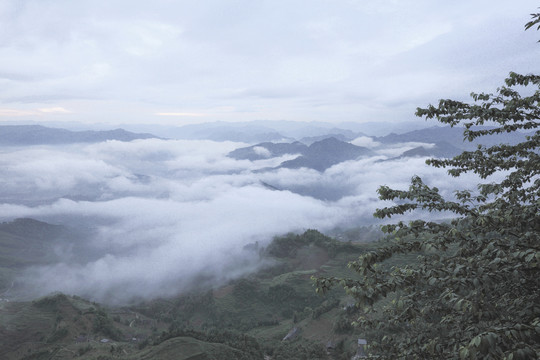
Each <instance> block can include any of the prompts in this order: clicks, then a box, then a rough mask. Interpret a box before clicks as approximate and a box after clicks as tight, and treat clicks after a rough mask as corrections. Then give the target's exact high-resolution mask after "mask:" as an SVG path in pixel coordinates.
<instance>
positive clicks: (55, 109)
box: [38, 106, 71, 114]
mask: <svg viewBox="0 0 540 360" xmlns="http://www.w3.org/2000/svg"><path fill="white" fill-rule="evenodd" d="M38 111H40V112H42V113H47V114H49V113H62V114H67V113H70V112H71V111H69V110H67V109H64V108H63V107H60V106H57V107H50V108H41V109H38Z"/></svg>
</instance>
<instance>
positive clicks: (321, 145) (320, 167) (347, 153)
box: [228, 137, 375, 171]
mask: <svg viewBox="0 0 540 360" xmlns="http://www.w3.org/2000/svg"><path fill="white" fill-rule="evenodd" d="M295 154H298V155H299V156H298V157H297V158H295V159H292V160H287V161H284V162H282V163H281V165H280V166H279V167H278V168H288V169H298V168H301V167H306V168H310V169H315V170H317V171H324V170H326V169H328V168H329V167H331V166H333V165H336V164H339V163H340V162H343V161H347V160H354V159H357V158H359V157H362V156H372V155H375V153H374V152H373V151H371V150H370V149H368V148H365V147H362V146H356V145H353V144H351V143H348V142H345V141H341V140H338V139H336V138H335V137H328V138H323V139H322V140H319V141H316V142H314V143H312V144H311V145H309V146H307V145H305V144H302V143H301V142H299V141H295V142H293V143H275V144H274V143H269V142H265V143H260V144H257V145H253V146H248V147H244V148H239V149H236V150H233V151H231V152H230V153H229V154H228V156H229V157H231V158H233V159H236V160H251V161H254V160H261V159H266V158H270V157H278V156H283V155H295Z"/></svg>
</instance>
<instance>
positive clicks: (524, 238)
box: [315, 16, 540, 359]
mask: <svg viewBox="0 0 540 360" xmlns="http://www.w3.org/2000/svg"><path fill="white" fill-rule="evenodd" d="M537 23H539V20H538V19H537V17H534V16H533V21H531V23H529V24H527V26H528V27H532V26H534V25H536V24H537ZM471 97H472V100H473V101H472V103H465V102H460V101H455V100H440V101H439V103H438V105H437V106H432V105H430V106H428V107H427V108H424V109H422V108H418V109H417V112H416V114H417V116H420V117H425V118H426V119H432V118H434V119H437V120H438V121H439V122H441V123H444V124H449V125H450V126H463V127H464V139H465V140H468V141H472V140H473V139H476V138H480V139H481V137H483V136H489V135H492V134H499V133H510V132H515V131H521V132H525V133H526V134H527V136H526V138H525V141H523V142H521V143H519V144H500V145H496V146H491V147H484V146H478V148H477V149H476V150H475V151H466V152H463V153H462V154H461V155H458V156H456V157H454V158H452V159H430V160H428V161H427V164H428V165H430V166H434V167H438V168H446V169H447V170H448V174H449V176H450V177H459V176H461V175H462V174H465V173H474V174H477V175H478V176H479V178H480V179H481V180H480V184H478V186H477V188H476V189H469V190H456V191H455V198H454V199H445V198H444V197H443V196H442V195H441V194H440V192H439V190H438V189H437V188H436V187H431V186H429V185H427V184H425V183H424V182H423V181H422V179H421V178H420V177H418V176H414V177H413V178H412V181H411V184H410V187H409V188H408V189H407V190H396V189H391V188H389V187H387V186H381V187H380V188H379V190H378V193H379V197H380V199H382V200H388V201H393V202H394V203H393V205H392V206H389V207H385V208H382V209H378V210H377V211H376V212H375V216H376V217H378V218H381V219H384V218H394V217H395V216H399V215H402V214H404V213H406V212H410V211H415V210H417V211H418V210H423V211H429V212H445V213H446V212H452V213H453V214H454V215H453V218H452V220H451V221H448V222H436V221H429V220H422V219H418V220H414V221H410V222H408V223H404V222H403V221H399V222H397V223H395V224H391V225H385V226H383V231H385V232H386V233H388V234H389V235H388V237H387V239H386V240H385V242H384V243H383V245H382V246H381V247H380V248H379V249H378V250H376V251H372V252H369V253H366V254H365V255H362V256H361V257H359V258H358V259H357V260H355V261H353V262H351V263H349V267H350V268H352V269H353V270H355V271H356V272H357V273H358V275H359V276H358V277H357V278H317V279H315V281H316V286H317V291H319V292H324V291H326V289H328V288H329V287H331V286H334V285H337V284H339V285H341V286H343V287H344V288H345V290H346V291H347V292H348V293H349V294H350V295H352V296H353V297H354V298H355V300H356V302H357V305H358V306H359V307H360V308H361V309H363V311H362V315H361V316H360V317H359V318H358V319H357V321H356V322H355V325H356V326H358V327H359V328H360V329H375V330H376V334H377V336H375V338H372V339H368V341H369V342H370V348H369V351H370V352H371V353H372V354H375V355H377V356H379V357H380V358H388V359H401V358H403V359H405V358H406V359H410V358H426V359H434V358H441V359H480V358H481V359H537V358H540V272H539V268H540V243H539V239H540V210H539V206H540V199H539V198H538V194H539V192H540V191H539V190H540V176H539V174H540V151H539V145H540V130H539V128H540V120H539V119H540V76H537V75H520V74H516V73H510V75H509V76H508V78H507V79H506V80H505V85H504V86H501V87H500V88H498V89H497V91H496V93H495V94H484V93H480V94H476V93H472V94H471ZM494 179H495V180H494ZM496 179H498V180H496ZM403 253H419V254H420V255H419V256H418V260H417V261H416V262H414V263H412V264H407V265H405V266H393V267H388V266H384V264H385V261H387V260H389V259H391V258H392V257H394V256H396V255H397V254H403ZM385 299H386V300H385Z"/></svg>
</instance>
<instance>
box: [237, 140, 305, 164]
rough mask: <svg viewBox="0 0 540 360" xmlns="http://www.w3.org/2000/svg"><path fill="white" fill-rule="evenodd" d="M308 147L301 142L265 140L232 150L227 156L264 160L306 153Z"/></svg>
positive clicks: (239, 158) (238, 158)
mask: <svg viewBox="0 0 540 360" xmlns="http://www.w3.org/2000/svg"><path fill="white" fill-rule="evenodd" d="M307 149H308V147H307V146H306V145H304V144H302V143H301V142H298V141H295V142H293V143H271V142H264V143H260V144H257V145H253V146H248V147H244V148H239V149H236V150H233V151H231V152H230V153H229V154H228V155H227V156H229V157H231V158H233V159H236V160H251V161H254V160H262V159H267V158H272V157H278V156H283V155H287V154H304V153H305V152H306V151H307Z"/></svg>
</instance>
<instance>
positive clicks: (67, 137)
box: [0, 125, 158, 146]
mask: <svg viewBox="0 0 540 360" xmlns="http://www.w3.org/2000/svg"><path fill="white" fill-rule="evenodd" d="M151 138H158V137H157V136H154V135H152V134H137V133H132V132H129V131H126V130H124V129H114V130H103V131H94V130H86V131H71V130H66V129H59V128H49V127H45V126H41V125H3V126H0V145H11V146H17V145H21V146H22V145H59V144H73V143H94V142H102V141H107V140H118V141H132V140H137V139H151Z"/></svg>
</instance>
